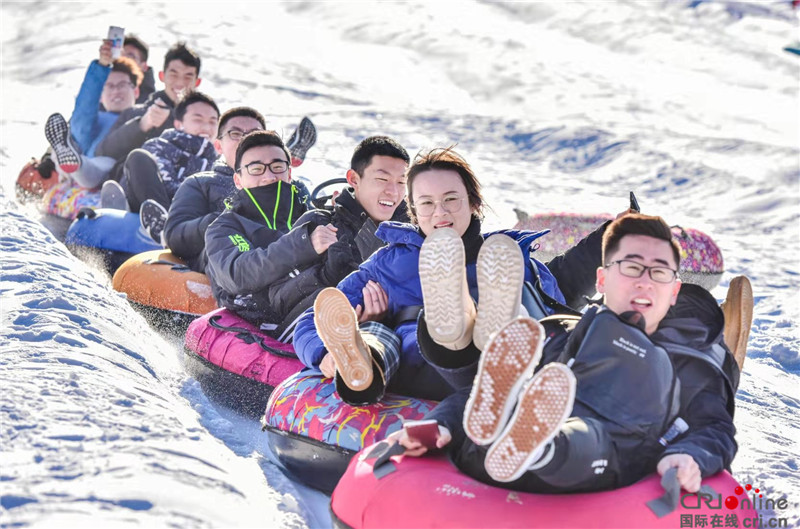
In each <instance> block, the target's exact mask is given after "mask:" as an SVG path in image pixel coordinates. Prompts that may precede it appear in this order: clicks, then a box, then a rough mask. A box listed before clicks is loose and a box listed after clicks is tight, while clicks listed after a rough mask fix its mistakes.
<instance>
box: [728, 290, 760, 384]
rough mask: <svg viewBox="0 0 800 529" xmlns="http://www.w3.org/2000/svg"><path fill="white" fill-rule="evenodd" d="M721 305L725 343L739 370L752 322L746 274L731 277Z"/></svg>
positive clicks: (751, 302)
mask: <svg viewBox="0 0 800 529" xmlns="http://www.w3.org/2000/svg"><path fill="white" fill-rule="evenodd" d="M721 307H722V313H723V314H724V315H725V330H724V338H725V343H726V344H727V345H728V348H729V349H730V350H731V353H733V357H734V358H735V359H736V363H737V364H738V365H739V370H740V371H741V370H742V366H743V365H744V358H745V356H746V355H747V340H748V338H749V337H750V327H751V326H752V324H753V288H752V287H751V286H750V280H749V279H747V277H746V276H737V277H734V278H733V280H732V281H731V284H730V285H729V286H728V295H727V296H726V297H725V301H723V302H722V305H721Z"/></svg>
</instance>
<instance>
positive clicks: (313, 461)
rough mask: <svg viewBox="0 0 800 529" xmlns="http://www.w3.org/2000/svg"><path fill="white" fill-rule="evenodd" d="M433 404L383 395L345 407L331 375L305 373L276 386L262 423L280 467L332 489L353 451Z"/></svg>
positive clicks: (309, 482) (312, 484) (422, 413)
mask: <svg viewBox="0 0 800 529" xmlns="http://www.w3.org/2000/svg"><path fill="white" fill-rule="evenodd" d="M435 405H436V402H434V401H430V400H422V399H414V398H411V397H402V396H398V395H391V394H387V395H386V396H384V398H383V399H382V400H381V402H379V403H378V404H373V405H371V406H358V407H354V406H349V405H347V404H345V403H344V402H342V401H341V399H340V398H339V395H338V394H337V393H336V390H335V387H334V383H333V380H332V379H329V378H323V377H322V376H321V375H319V374H316V373H315V372H311V371H304V372H301V373H298V374H296V375H294V376H292V377H291V378H288V379H287V380H285V381H284V382H283V383H282V384H280V385H279V386H278V387H276V388H275V391H273V392H272V395H271V396H270V398H269V403H268V404H267V410H266V412H265V413H264V420H263V423H264V429H265V430H267V432H268V434H269V443H270V448H272V451H273V452H274V453H275V456H276V457H277V459H278V462H279V463H280V464H281V465H282V466H283V468H284V470H286V471H287V473H289V474H290V475H292V476H293V477H294V478H295V479H298V480H299V481H301V482H303V483H305V484H306V485H308V486H310V487H314V488H316V489H319V490H322V491H324V492H328V493H330V492H331V491H332V490H333V488H334V487H335V486H336V483H337V482H338V481H339V478H340V477H341V475H342V474H343V473H344V471H345V469H346V468H347V464H348V462H349V461H350V458H351V457H352V456H353V454H355V453H356V452H358V451H359V450H361V449H362V448H363V447H365V446H368V445H371V444H373V443H375V442H378V441H380V440H382V439H384V438H386V436H387V435H389V434H390V433H392V432H394V431H396V430H399V429H400V428H401V427H402V425H403V421H405V420H417V419H421V418H423V417H424V416H425V414H426V413H428V412H429V411H430V410H431V409H433V407H434V406H435Z"/></svg>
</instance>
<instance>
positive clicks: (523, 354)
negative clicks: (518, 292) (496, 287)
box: [464, 318, 544, 445]
mask: <svg viewBox="0 0 800 529" xmlns="http://www.w3.org/2000/svg"><path fill="white" fill-rule="evenodd" d="M543 344H544V328H543V327H542V326H541V324H539V322H538V321H536V320H534V319H532V318H517V319H514V320H511V321H510V322H508V323H507V324H506V325H505V326H503V327H502V328H501V329H500V330H499V331H498V332H497V333H496V334H494V335H493V336H492V338H491V339H490V340H489V343H488V344H487V345H486V348H485V349H484V351H483V353H482V354H481V358H480V360H479V362H478V373H477V375H475V381H474V382H473V384H472V391H471V392H470V395H469V400H468V401H467V405H466V407H465V408H464V431H465V432H466V434H467V436H469V438H470V439H472V440H473V441H474V442H475V443H476V444H479V445H487V444H489V443H492V442H493V441H494V440H495V439H497V436H498V435H500V432H501V431H502V429H503V426H504V425H505V424H506V421H507V420H508V417H509V415H511V411H512V410H513V409H514V399H516V396H517V393H519V391H520V390H521V388H522V385H523V384H524V383H525V381H526V380H528V379H529V378H530V377H531V375H533V370H534V369H535V368H536V366H537V365H538V364H539V360H540V359H541V357H542V345H543Z"/></svg>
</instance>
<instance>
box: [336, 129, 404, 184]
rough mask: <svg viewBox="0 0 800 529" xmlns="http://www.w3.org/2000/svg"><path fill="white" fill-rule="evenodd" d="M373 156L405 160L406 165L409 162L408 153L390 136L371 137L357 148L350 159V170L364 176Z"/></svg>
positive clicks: (362, 141)
mask: <svg viewBox="0 0 800 529" xmlns="http://www.w3.org/2000/svg"><path fill="white" fill-rule="evenodd" d="M373 156H389V157H391V158H398V159H400V160H403V161H404V162H406V164H408V162H409V157H408V153H407V152H406V150H405V149H404V148H403V146H402V145H400V144H399V143H397V142H396V141H395V140H393V139H392V138H390V137H388V136H370V137H369V138H366V139H364V140H361V143H359V144H358V145H357V146H356V148H355V150H354V151H353V157H352V158H351V159H350V169H352V170H353V171H355V172H357V173H358V174H359V175H363V174H364V169H366V168H367V166H369V164H370V162H372V157H373Z"/></svg>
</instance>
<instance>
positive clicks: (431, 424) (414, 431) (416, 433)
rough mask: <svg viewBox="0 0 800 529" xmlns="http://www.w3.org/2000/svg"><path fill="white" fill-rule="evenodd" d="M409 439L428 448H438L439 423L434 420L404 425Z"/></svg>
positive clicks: (405, 423)
mask: <svg viewBox="0 0 800 529" xmlns="http://www.w3.org/2000/svg"><path fill="white" fill-rule="evenodd" d="M403 429H404V430H405V431H406V434H407V435H408V437H409V439H412V440H414V441H417V442H419V443H422V445H423V446H426V447H428V448H436V439H437V438H438V437H439V423H437V422H436V421H435V420H433V419H428V420H424V421H406V422H404V423H403Z"/></svg>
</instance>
